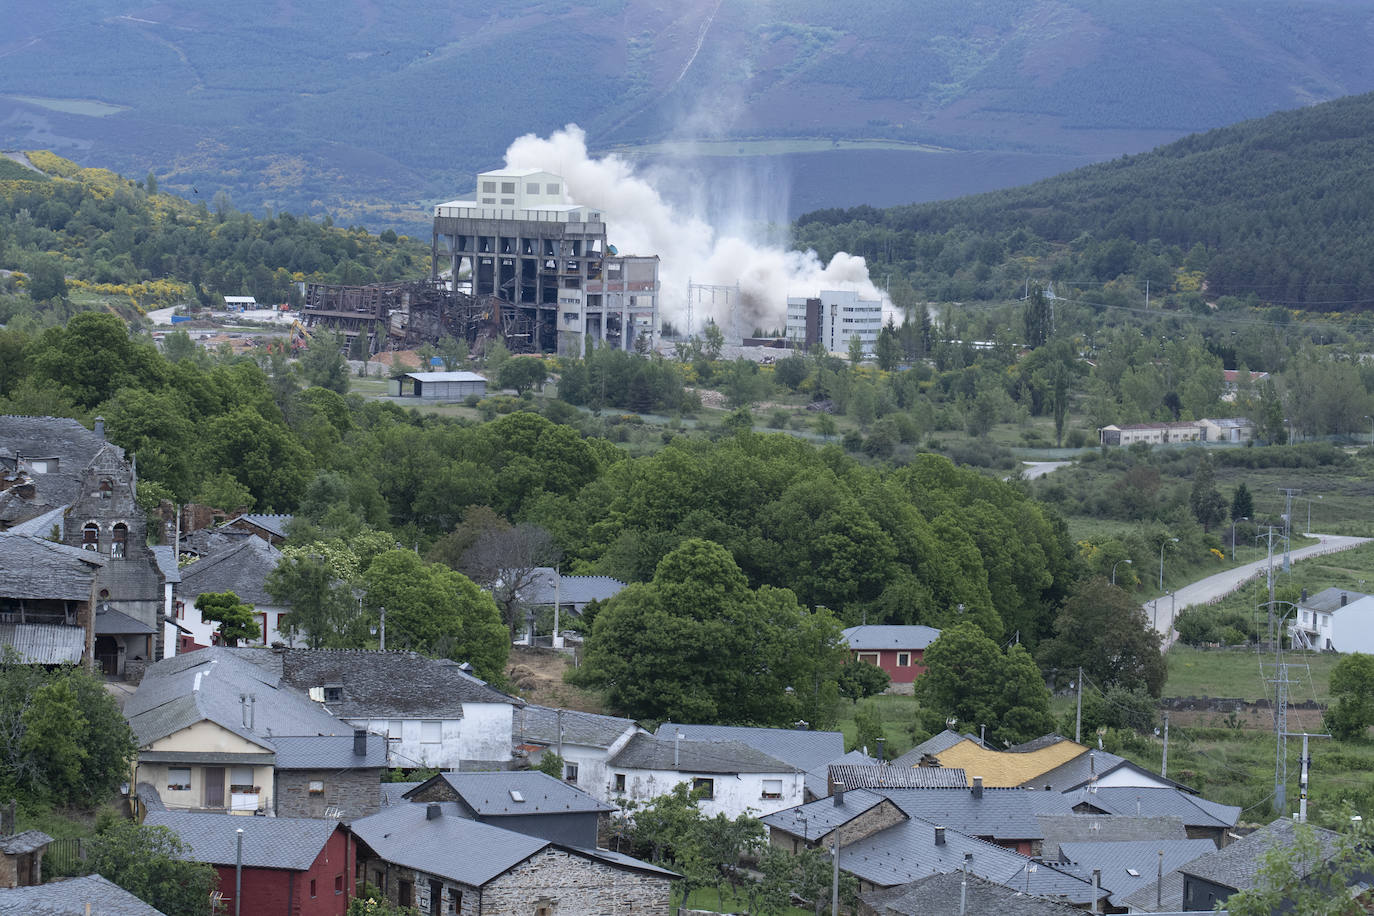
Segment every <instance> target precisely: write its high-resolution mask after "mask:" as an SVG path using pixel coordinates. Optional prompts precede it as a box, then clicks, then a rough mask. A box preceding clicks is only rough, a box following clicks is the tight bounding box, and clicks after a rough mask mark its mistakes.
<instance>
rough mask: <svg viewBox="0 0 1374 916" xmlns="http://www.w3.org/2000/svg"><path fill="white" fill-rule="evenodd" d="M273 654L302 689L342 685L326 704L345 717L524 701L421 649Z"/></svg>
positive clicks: (437, 712)
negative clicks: (338, 697) (338, 698)
mask: <svg viewBox="0 0 1374 916" xmlns="http://www.w3.org/2000/svg"><path fill="white" fill-rule="evenodd" d="M254 540H256V538H255V539H254ZM259 543H262V542H261V541H259ZM257 657H258V658H261V657H262V654H261V653H259V655H258V656H257ZM268 658H269V659H275V660H276V664H278V665H280V667H279V668H278V669H277V670H278V671H280V672H281V677H282V680H283V681H284V682H285V683H287V684H290V685H291V686H293V687H295V688H296V689H298V690H301V691H306V692H308V691H309V690H310V688H312V687H324V686H337V687H340V688H342V689H343V699H342V700H341V701H339V702H336V703H327V704H325V705H326V707H327V708H328V709H329V711H330V712H331V713H333V714H334V715H336V716H339V717H341V718H345V719H363V718H369V719H386V718H396V719H402V718H422V719H461V718H462V717H463V704H464V703H508V704H511V705H513V706H521V705H524V704H523V701H522V700H518V699H516V698H515V697H511V696H507V695H506V694H504V693H502V692H500V691H499V690H496V689H495V688H493V687H491V686H489V685H488V684H487V682H486V681H483V680H482V679H481V678H476V677H473V676H472V675H471V674H468V673H467V672H466V671H463V670H462V669H461V668H460V667H459V666H458V665H457V664H455V663H454V662H452V661H449V660H447V659H433V658H427V657H425V656H423V655H420V654H419V653H417V652H378V651H374V650H370V649H287V650H286V651H285V652H283V653H273V654H272V655H270V656H268Z"/></svg>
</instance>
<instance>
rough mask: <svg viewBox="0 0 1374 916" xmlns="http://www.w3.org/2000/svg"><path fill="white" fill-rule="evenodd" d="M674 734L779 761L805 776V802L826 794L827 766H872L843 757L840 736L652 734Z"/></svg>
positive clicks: (695, 730)
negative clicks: (741, 747) (748, 750)
mask: <svg viewBox="0 0 1374 916" xmlns="http://www.w3.org/2000/svg"><path fill="white" fill-rule="evenodd" d="M678 733H681V734H682V738H683V740H685V741H737V742H739V743H740V744H744V745H747V746H749V747H752V748H753V749H754V750H756V751H759V752H760V753H763V754H767V755H768V756H769V757H772V758H773V759H774V760H781V761H782V762H783V763H786V764H790V765H792V766H794V767H796V768H797V769H799V770H803V771H805V773H806V777H805V787H806V795H807V797H809V798H823V797H824V796H826V795H828V794H830V789H829V775H830V774H829V767H830V764H832V763H851V764H860V763H872V762H873V761H871V760H869V759H868V758H867V757H865V756H864V755H863V754H858V753H855V752H851V753H849V754H846V753H845V752H844V735H843V734H842V733H840V732H824V731H811V730H809V729H796V728H756V727H749V726H742V725H684V724H681V723H675V722H665V723H664V724H662V725H660V726H659V727H658V731H657V732H656V733H655V734H657V735H658V737H659V738H661V739H671V738H673V736H674V735H676V734H678ZM803 800H804V799H803Z"/></svg>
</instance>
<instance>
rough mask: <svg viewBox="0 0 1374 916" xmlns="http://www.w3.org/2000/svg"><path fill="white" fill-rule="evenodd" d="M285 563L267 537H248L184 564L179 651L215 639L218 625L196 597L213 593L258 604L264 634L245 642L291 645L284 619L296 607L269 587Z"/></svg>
mask: <svg viewBox="0 0 1374 916" xmlns="http://www.w3.org/2000/svg"><path fill="white" fill-rule="evenodd" d="M280 562H281V551H280V550H278V549H277V548H275V547H273V546H272V545H271V544H269V543H267V542H266V541H264V540H262V539H261V538H256V537H245V538H243V539H241V540H240V541H239V542H238V543H236V544H234V545H233V546H231V547H228V548H226V549H225V550H223V551H219V552H216V553H213V554H211V555H210V556H207V557H204V558H202V559H200V560H197V561H196V562H194V563H192V564H191V565H190V566H187V567H185V568H183V569H182V570H181V581H180V583H178V584H177V586H176V593H177V598H178V600H177V601H176V603H175V605H174V608H175V617H176V623H177V628H178V630H179V639H178V645H177V653H178V654H179V653H181V652H187V651H191V650H192V649H198V648H203V647H205V646H209V645H211V644H212V643H213V640H214V633H215V628H216V626H217V624H215V623H213V622H210V621H207V620H204V619H203V618H202V617H201V616H200V611H198V610H196V599H197V598H198V597H200V596H201V595H204V594H208V593H222V592H233V593H234V594H235V595H238V597H239V600H241V601H243V602H244V603H245V604H251V605H252V606H253V613H254V615H255V617H256V619H257V623H258V637H257V639H251V640H247V641H246V642H245V643H244V645H247V646H270V645H272V644H273V643H277V642H280V643H284V644H288V645H289V644H290V642H291V641H290V640H288V639H287V638H286V636H285V635H283V634H282V632H281V622H282V617H284V616H285V615H286V614H288V613H290V612H291V608H289V607H287V606H285V605H283V604H280V603H279V602H277V601H276V599H274V598H273V597H272V596H271V595H270V594H268V593H267V589H266V588H265V587H264V586H263V583H264V582H265V581H266V579H267V577H268V576H269V575H270V574H271V572H272V570H274V569H276V568H277V564H278V563H280ZM164 654H166V653H165V650H164Z"/></svg>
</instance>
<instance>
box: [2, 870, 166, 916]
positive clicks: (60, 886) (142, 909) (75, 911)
mask: <svg viewBox="0 0 1374 916" xmlns="http://www.w3.org/2000/svg"><path fill="white" fill-rule="evenodd" d="M88 906H89V907H90V910H89V911H87V909H86V908H87V907H88ZM88 913H89V916H166V914H165V913H163V912H162V911H161V910H159V909H155V908H154V907H151V906H149V905H148V904H146V903H144V902H143V901H142V900H140V899H138V898H137V897H135V896H134V895H133V894H131V893H129V892H128V891H126V890H125V889H124V888H122V887H120V886H119V885H118V884H115V883H114V882H112V881H108V880H106V879H105V878H103V877H101V876H100V875H87V876H85V877H84V878H62V879H59V880H57V881H49V882H48V883H47V884H39V885H37V886H35V887H15V888H5V889H0V916H88Z"/></svg>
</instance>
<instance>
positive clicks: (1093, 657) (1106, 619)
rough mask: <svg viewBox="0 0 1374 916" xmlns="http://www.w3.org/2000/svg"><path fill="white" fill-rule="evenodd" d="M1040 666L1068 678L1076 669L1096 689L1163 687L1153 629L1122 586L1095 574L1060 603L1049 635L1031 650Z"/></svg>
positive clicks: (1154, 690)
mask: <svg viewBox="0 0 1374 916" xmlns="http://www.w3.org/2000/svg"><path fill="white" fill-rule="evenodd" d="M1036 654H1037V656H1038V658H1039V660H1040V665H1041V667H1043V668H1045V669H1046V670H1051V669H1057V670H1058V671H1059V673H1060V676H1061V677H1062V678H1064V679H1068V678H1069V677H1071V676H1072V673H1073V672H1075V671H1076V669H1077V668H1079V667H1082V669H1083V673H1084V674H1085V675H1087V677H1088V678H1089V679H1090V680H1091V681H1092V682H1093V683H1095V684H1097V685H1098V686H1099V687H1101V688H1106V687H1112V686H1119V687H1124V688H1126V689H1128V690H1132V689H1136V688H1143V689H1145V690H1147V691H1149V693H1150V695H1151V696H1155V697H1157V696H1159V693H1160V691H1161V690H1163V689H1164V678H1165V675H1166V673H1167V669H1166V666H1165V663H1164V656H1163V654H1162V652H1161V649H1160V636H1159V631H1157V630H1156V629H1155V628H1154V627H1152V626H1151V625H1150V621H1149V619H1148V618H1147V617H1146V616H1145V610H1144V609H1143V608H1142V607H1141V606H1140V605H1139V604H1137V603H1136V602H1135V599H1133V598H1132V597H1131V596H1130V595H1129V594H1128V593H1127V592H1126V591H1125V590H1124V589H1120V588H1115V587H1114V586H1112V585H1111V584H1110V583H1109V582H1108V581H1107V580H1106V579H1105V578H1103V577H1101V576H1097V577H1094V578H1092V579H1088V580H1086V581H1084V582H1081V583H1079V585H1078V586H1077V588H1075V589H1074V592H1073V594H1072V595H1071V596H1070V597H1069V598H1068V599H1067V600H1065V601H1064V603H1063V604H1062V605H1061V606H1060V609H1059V613H1058V615H1057V616H1056V617H1055V620H1054V636H1053V637H1052V638H1050V639H1047V640H1045V641H1044V642H1042V643H1041V644H1040V648H1039V650H1038V651H1037V653H1036Z"/></svg>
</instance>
